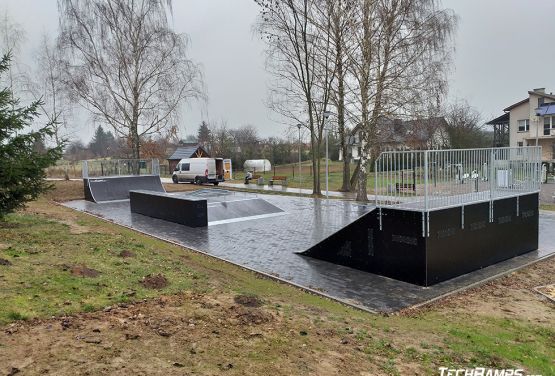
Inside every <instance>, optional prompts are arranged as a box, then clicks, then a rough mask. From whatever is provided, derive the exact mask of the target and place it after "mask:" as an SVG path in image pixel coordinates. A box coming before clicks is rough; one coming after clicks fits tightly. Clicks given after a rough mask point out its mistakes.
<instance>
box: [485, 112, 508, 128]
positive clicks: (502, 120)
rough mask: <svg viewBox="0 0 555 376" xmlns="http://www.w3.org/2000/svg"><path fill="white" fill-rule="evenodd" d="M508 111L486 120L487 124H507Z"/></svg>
mask: <svg viewBox="0 0 555 376" xmlns="http://www.w3.org/2000/svg"><path fill="white" fill-rule="evenodd" d="M509 118H510V113H509V112H507V113H505V114H503V115H501V116H499V117H496V118H495V119H493V120H490V121H488V122H487V123H486V124H487V125H497V124H507V123H508V122H509Z"/></svg>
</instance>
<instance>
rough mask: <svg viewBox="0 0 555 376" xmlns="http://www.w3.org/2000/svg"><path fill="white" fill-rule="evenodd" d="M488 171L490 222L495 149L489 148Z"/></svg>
mask: <svg viewBox="0 0 555 376" xmlns="http://www.w3.org/2000/svg"><path fill="white" fill-rule="evenodd" d="M489 158H490V161H489V164H490V168H489V170H490V173H489V177H490V180H489V222H490V223H492V222H493V187H494V184H493V183H494V179H495V166H494V160H495V149H491V153H490V157H489Z"/></svg>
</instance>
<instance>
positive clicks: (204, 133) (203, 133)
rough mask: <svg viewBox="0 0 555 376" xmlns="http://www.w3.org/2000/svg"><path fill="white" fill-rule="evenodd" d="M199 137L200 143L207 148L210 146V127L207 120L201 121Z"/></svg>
mask: <svg viewBox="0 0 555 376" xmlns="http://www.w3.org/2000/svg"><path fill="white" fill-rule="evenodd" d="M197 139H198V143H199V144H200V145H202V146H204V147H205V148H208V147H209V146H210V128H208V124H207V123H206V122H205V121H203V122H202V123H200V125H199V127H198V135H197Z"/></svg>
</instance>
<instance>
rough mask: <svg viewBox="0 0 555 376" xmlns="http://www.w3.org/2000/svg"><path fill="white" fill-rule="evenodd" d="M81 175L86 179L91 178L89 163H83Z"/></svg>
mask: <svg viewBox="0 0 555 376" xmlns="http://www.w3.org/2000/svg"><path fill="white" fill-rule="evenodd" d="M81 175H82V176H83V178H84V179H87V178H88V177H89V163H88V162H87V161H83V162H82V167H81Z"/></svg>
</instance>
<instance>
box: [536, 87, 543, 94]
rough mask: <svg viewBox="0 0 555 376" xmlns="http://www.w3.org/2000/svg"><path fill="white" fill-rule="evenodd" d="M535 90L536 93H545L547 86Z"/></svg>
mask: <svg viewBox="0 0 555 376" xmlns="http://www.w3.org/2000/svg"><path fill="white" fill-rule="evenodd" d="M534 91H535V92H536V93H540V94H545V88H544V87H539V88H537V89H534Z"/></svg>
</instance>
